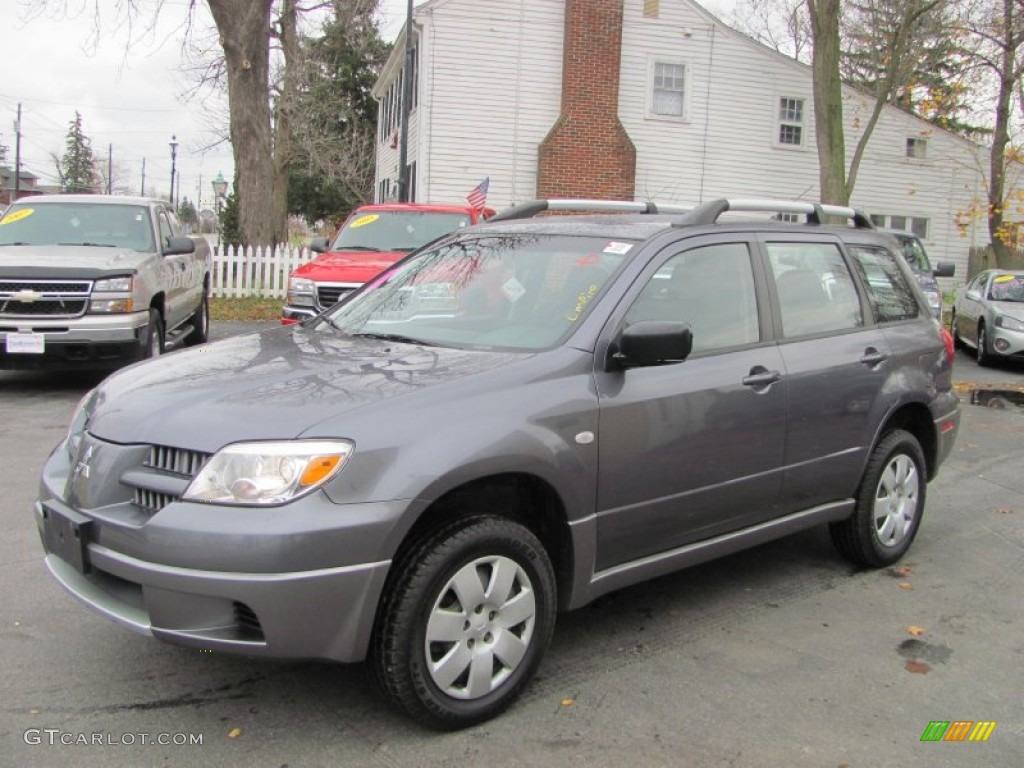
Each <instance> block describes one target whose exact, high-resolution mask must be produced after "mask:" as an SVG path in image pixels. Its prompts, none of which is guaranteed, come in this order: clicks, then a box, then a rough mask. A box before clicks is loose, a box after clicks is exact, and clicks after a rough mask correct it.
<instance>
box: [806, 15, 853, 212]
mask: <svg viewBox="0 0 1024 768" xmlns="http://www.w3.org/2000/svg"><path fill="white" fill-rule="evenodd" d="M807 10H808V12H809V14H810V17H811V31H812V38H813V40H814V51H813V55H812V58H811V74H812V80H813V92H814V129H815V133H816V134H817V145H818V177H819V184H820V186H821V191H820V194H821V201H822V202H823V203H831V204H833V205H846V204H848V203H849V202H850V198H849V192H848V191H847V188H846V143H845V137H844V129H843V84H842V80H841V79H840V77H839V0H807Z"/></svg>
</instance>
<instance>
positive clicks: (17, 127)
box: [11, 101, 21, 203]
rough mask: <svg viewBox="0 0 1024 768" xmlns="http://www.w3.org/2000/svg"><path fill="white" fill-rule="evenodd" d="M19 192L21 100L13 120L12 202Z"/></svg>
mask: <svg viewBox="0 0 1024 768" xmlns="http://www.w3.org/2000/svg"><path fill="white" fill-rule="evenodd" d="M20 193H21V102H20V101H19V102H18V118H17V120H15V121H14V194H13V195H12V196H11V202H12V203H13V202H14V201H15V200H17V199H18V195H19V194H20Z"/></svg>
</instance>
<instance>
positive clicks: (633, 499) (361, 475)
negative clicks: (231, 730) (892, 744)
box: [35, 200, 959, 728]
mask: <svg viewBox="0 0 1024 768" xmlns="http://www.w3.org/2000/svg"><path fill="white" fill-rule="evenodd" d="M546 209H558V210H570V211H572V210H578V209H587V210H592V209H597V210H599V211H600V210H601V209H606V210H607V211H622V210H625V211H641V212H643V213H639V214H636V215H629V214H621V213H620V214H616V215H609V213H607V212H605V213H600V214H598V215H588V216H544V217H535V214H537V213H539V212H541V211H544V210H546ZM731 210H751V211H783V212H790V213H793V212H796V213H800V214H804V215H806V222H807V223H806V224H786V223H780V222H772V221H768V220H766V219H765V220H754V221H750V220H747V221H733V220H731V218H730V216H722V214H725V213H726V212H728V211H731ZM837 214H838V215H841V216H844V217H847V218H848V219H849V220H851V221H852V226H826V225H823V224H821V223H820V222H822V221H823V220H824V219H825V217H826V216H828V217H834V216H836V215H837ZM720 217H721V218H720ZM952 361H953V348H952V340H951V338H950V337H949V334H948V332H947V331H945V329H942V328H941V327H940V325H939V324H938V323H937V322H936V321H935V320H934V318H933V317H932V316H931V313H930V312H929V310H928V306H927V304H926V302H925V299H924V297H923V296H922V294H921V291H920V289H919V288H918V287H917V285H916V283H915V282H914V279H913V276H912V275H911V274H910V272H909V270H908V268H907V265H906V263H905V262H904V261H903V259H902V258H900V257H899V256H898V254H896V253H895V252H894V250H893V249H892V240H891V239H890V238H888V237H885V236H882V235H880V234H878V233H877V232H875V231H874V230H873V229H872V228H871V224H870V222H869V221H868V220H867V219H866V218H865V217H864V216H863V215H861V214H859V213H855V212H854V211H852V210H849V209H845V208H833V207H825V206H819V205H812V204H806V203H772V202H768V201H759V200H753V201H728V200H719V201H715V202H712V203H708V204H705V205H702V206H700V207H698V208H696V209H694V210H692V211H689V212H687V213H681V214H680V213H665V209H662V210H661V211H658V210H657V208H656V207H655V206H654V205H652V204H647V203H608V202H593V201H589V202H586V201H538V202H535V203H532V204H528V205H525V206H522V207H519V208H515V209H512V210H511V211H508V212H506V213H504V214H499V215H498V216H497V217H495V218H494V219H492V220H491V222H490V223H487V224H483V225H480V226H476V227H472V228H468V229H466V230H463V231H461V232H459V233H457V234H453V235H451V236H447V237H445V238H444V239H442V240H440V241H437V242H435V243H433V244H431V245H430V246H428V247H426V248H424V249H423V250H420V251H418V252H416V253H414V254H411V255H410V256H409V257H407V258H405V259H403V260H402V261H401V262H399V263H398V264H396V265H395V266H394V267H392V268H390V269H388V270H387V271H386V272H385V273H383V274H382V275H380V276H379V277H378V278H377V279H375V280H373V281H371V282H370V283H368V284H367V285H365V286H364V287H363V288H362V289H361V290H359V291H358V292H356V293H354V294H353V295H352V296H351V297H349V298H348V299H346V300H345V301H344V302H342V303H341V304H339V305H337V306H335V307H334V308H332V309H331V310H329V311H328V312H326V313H325V314H323V315H320V316H319V317H317V318H314V319H312V320H310V321H307V322H306V323H304V324H302V325H300V326H292V327H288V328H278V329H275V330H271V331H267V332H264V333H261V334H254V335H247V336H240V337H236V338H232V339H229V340H226V341H222V342H219V343H216V344H213V345H207V346H203V347H200V348H198V349H196V350H186V351H181V352H175V353H173V354H170V355H167V356H165V357H163V358H161V359H158V360H155V361H151V362H147V363H140V364H138V365H136V366H133V367H131V368H128V369H126V370H124V371H122V372H120V373H118V374H115V375H114V376H112V377H110V378H109V379H107V380H106V381H105V382H104V383H102V384H101V385H100V386H99V387H98V388H97V389H95V390H93V391H92V392H90V393H89V394H88V395H87V396H86V397H85V398H84V399H83V400H82V402H81V404H80V406H79V407H78V409H77V411H76V413H75V415H74V417H73V420H72V423H71V426H70V429H69V432H68V434H67V437H66V439H65V440H64V441H62V442H61V443H60V444H59V445H58V446H57V448H56V449H55V450H54V452H53V454H52V455H51V456H50V457H49V459H48V460H47V462H46V464H45V467H44V469H43V474H42V481H41V488H40V498H39V501H38V503H37V505H36V508H35V518H36V522H37V524H38V527H39V533H40V536H41V537H42V541H43V545H44V547H45V550H46V564H47V566H48V568H49V570H50V572H51V573H52V575H53V576H54V577H55V578H56V579H57V581H59V582H60V583H61V584H62V585H63V586H64V587H65V588H66V589H67V590H68V591H70V592H71V593H72V594H73V595H74V596H75V597H77V598H79V599H80V600H82V601H83V602H85V603H86V604H87V605H89V606H91V607H92V608H94V609H95V610H97V611H99V612H100V613H102V614H104V615H106V616H107V617H109V618H111V619H113V620H114V621H116V622H119V623H120V624H123V625H125V626H127V627H129V628H130V629H133V630H136V631H138V632H141V633H146V634H150V635H152V636H154V637H156V638H158V639H160V640H164V641H167V642H172V643H176V644H179V645H185V646H190V647H194V648H201V649H211V650H215V651H217V652H226V653H237V654H245V655H249V656H267V657H279V658H281V657H286V658H312V659H328V660H333V661H339V662H355V661H361V660H363V659H368V660H369V662H370V667H371V669H372V670H373V671H374V673H375V675H376V678H377V680H378V681H379V683H380V687H381V689H382V690H383V692H384V694H385V695H386V697H387V698H388V699H390V700H391V701H392V702H394V703H395V704H397V706H398V707H400V708H401V709H403V710H404V711H406V712H407V713H409V714H410V715H412V716H413V717H415V718H417V719H419V720H421V721H423V722H426V723H429V724H431V725H434V726H436V727H441V728H457V727H462V726H466V725H469V724H472V723H477V722H480V721H483V720H485V719H487V718H489V717H492V716H494V715H495V714H497V713H498V712H500V711H502V710H503V709H504V708H505V707H507V706H508V705H509V704H510V703H511V702H512V700H513V699H514V698H515V696H516V695H517V694H518V693H519V692H520V691H521V690H522V689H523V687H524V686H525V685H526V684H527V683H528V681H529V680H530V678H531V677H532V676H533V674H534V673H535V671H536V670H537V668H538V665H539V664H540V661H541V657H542V655H543V653H544V650H545V648H546V646H547V645H548V641H549V640H550V639H551V636H552V632H553V630H554V623H555V616H556V613H557V612H558V611H562V610H571V609H574V608H579V607H580V606H583V605H586V604H587V603H588V602H590V601H592V600H594V599H595V598H597V597H598V596H600V595H603V594H605V593H608V592H610V591H612V590H616V589H620V588H622V587H626V586H629V585H631V584H635V583H637V582H640V581H643V580H645V579H650V578H652V577H656V576H659V575H662V574H665V573H668V572H670V571H674V570H676V569H679V568H684V567H686V566H690V565H694V564H696V563H701V562H704V561H707V560H710V559H712V558H716V557H720V556H722V555H726V554H728V553H732V552H736V551H737V550H741V549H744V548H747V547H751V546H754V545H757V544H760V543H762V542H766V541H769V540H771V539H774V538H777V537H781V536H785V535H787V534H790V533H792V532H794V531H799V530H801V529H805V528H808V527H810V526H816V525H819V524H828V525H829V527H830V529H831V533H832V538H833V540H834V542H835V545H836V547H837V548H838V550H839V552H840V553H841V554H842V555H844V556H845V557H847V558H849V559H850V560H852V561H853V562H855V563H859V564H862V565H866V566H874V567H879V566H886V565H889V564H890V563H894V562H896V561H897V560H899V559H900V557H901V556H903V554H904V553H905V552H906V551H907V549H908V548H909V547H910V544H911V541H912V540H913V539H914V536H915V534H916V533H917V530H918V527H919V525H920V523H921V519H922V516H923V513H924V506H925V495H926V489H927V483H928V481H930V480H931V479H932V478H934V477H935V475H936V473H937V472H938V469H939V466H940V465H941V463H942V461H943V460H944V459H945V458H946V457H947V456H948V455H949V453H950V450H951V448H952V446H953V442H954V440H955V437H956V434H957V428H958V424H959V410H958V400H957V397H956V395H955V394H954V393H953V391H952V388H951V384H952V382H951V372H952Z"/></svg>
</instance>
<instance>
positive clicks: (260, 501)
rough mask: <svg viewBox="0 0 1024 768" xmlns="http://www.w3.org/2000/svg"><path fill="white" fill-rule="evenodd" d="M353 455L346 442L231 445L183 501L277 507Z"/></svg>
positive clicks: (202, 473)
mask: <svg viewBox="0 0 1024 768" xmlns="http://www.w3.org/2000/svg"><path fill="white" fill-rule="evenodd" d="M354 449H355V445H354V444H353V443H352V442H350V441H348V440H294V441H287V442H281V443H236V444H234V445H229V446H227V447H226V448H222V449H221V450H220V451H218V452H217V453H216V454H215V455H214V457H213V458H212V459H210V461H208V462H207V464H206V466H204V467H203V468H202V469H201V470H200V471H199V474H198V475H196V478H195V479H194V480H193V481H192V483H191V484H190V485H189V487H188V489H187V490H186V491H185V494H184V496H183V497H182V498H183V499H185V500H187V501H205V502H216V503H218V504H241V505H244V506H260V505H264V504H282V503H284V502H286V501H291V500H293V499H297V498H298V497H300V496H303V495H304V494H306V493H309V492H310V491H312V490H313V489H314V488H318V487H320V486H321V485H323V484H324V483H326V482H327V481H328V480H330V479H331V478H332V477H334V476H335V475H337V474H338V472H340V471H341V468H342V467H343V466H344V465H345V462H346V461H347V460H348V457H349V456H351V455H352V451H353V450H354Z"/></svg>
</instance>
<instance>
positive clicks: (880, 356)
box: [860, 347, 889, 368]
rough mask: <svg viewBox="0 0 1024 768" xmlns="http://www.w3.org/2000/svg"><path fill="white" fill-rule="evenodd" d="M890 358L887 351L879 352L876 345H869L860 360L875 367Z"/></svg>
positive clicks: (869, 366)
mask: <svg viewBox="0 0 1024 768" xmlns="http://www.w3.org/2000/svg"><path fill="white" fill-rule="evenodd" d="M888 359H889V355H887V354H886V353H885V352H879V351H878V350H877V349H875V348H874V347H868V348H867V349H865V350H864V354H863V355H861V358H860V361H861V362H862V363H864V365H866V366H868V368H874V367H875V366H877V365H879V364H881V363H884V362H885V361H886V360H888Z"/></svg>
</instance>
